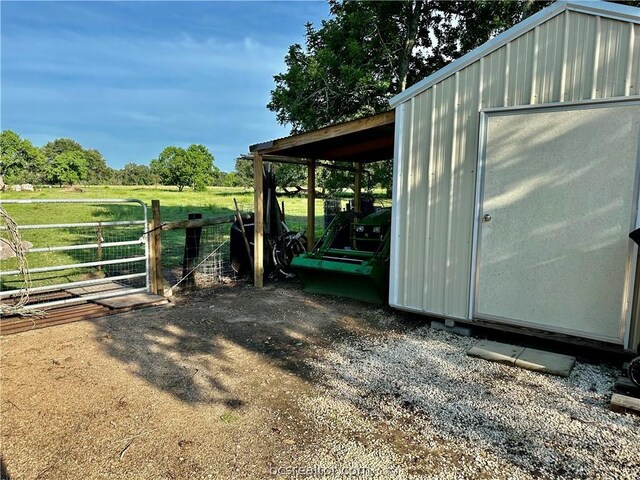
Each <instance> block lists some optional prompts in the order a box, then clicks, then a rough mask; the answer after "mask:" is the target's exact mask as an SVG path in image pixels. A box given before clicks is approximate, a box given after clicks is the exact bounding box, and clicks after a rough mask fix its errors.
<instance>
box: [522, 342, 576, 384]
mask: <svg viewBox="0 0 640 480" xmlns="http://www.w3.org/2000/svg"><path fill="white" fill-rule="evenodd" d="M575 364H576V358H575V357H570V356H569V355H562V354H560V353H553V352H545V351H543V350H536V349H535V348H525V349H524V351H523V352H522V353H521V354H520V356H519V357H518V358H517V360H516V363H515V365H516V367H521V368H526V369H527V370H533V371H534V372H544V373H550V374H552V375H559V376H561V377H568V376H569V374H570V373H571V370H572V369H573V366H574V365H575Z"/></svg>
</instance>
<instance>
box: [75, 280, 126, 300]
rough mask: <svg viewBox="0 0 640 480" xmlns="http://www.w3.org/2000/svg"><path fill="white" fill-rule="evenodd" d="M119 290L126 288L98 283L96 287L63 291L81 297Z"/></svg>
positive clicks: (108, 283) (114, 284)
mask: <svg viewBox="0 0 640 480" xmlns="http://www.w3.org/2000/svg"><path fill="white" fill-rule="evenodd" d="M119 288H126V287H124V286H123V285H121V284H120V283H117V282H105V283H99V284H97V285H87V286H86V287H75V288H68V289H66V290H63V291H64V292H69V293H70V294H72V295H76V296H79V297H81V296H82V295H90V294H94V293H101V292H110V291H112V290H117V289H119Z"/></svg>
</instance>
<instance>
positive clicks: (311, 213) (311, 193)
mask: <svg viewBox="0 0 640 480" xmlns="http://www.w3.org/2000/svg"><path fill="white" fill-rule="evenodd" d="M315 236H316V161H315V160H309V161H308V162H307V250H308V251H309V250H311V249H312V248H313V246H314V245H315V243H316V240H315Z"/></svg>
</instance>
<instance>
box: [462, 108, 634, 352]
mask: <svg viewBox="0 0 640 480" xmlns="http://www.w3.org/2000/svg"><path fill="white" fill-rule="evenodd" d="M484 125H485V129H484V132H485V135H484V139H481V142H483V144H482V145H481V156H482V157H483V158H482V161H481V168H480V170H481V173H480V175H481V177H480V182H479V185H480V190H479V208H478V219H477V222H478V231H477V249H478V250H477V253H476V259H477V261H476V276H475V292H474V298H475V301H474V317H475V318H482V319H487V320H493V321H498V322H505V323H509V324H518V325H524V326H532V327H534V328H539V329H542V330H548V331H552V332H561V333H567V334H571V335H577V336H580V337H585V338H593V339H598V340H604V341H609V342H614V343H622V340H623V336H624V329H625V323H626V321H627V318H628V315H629V310H630V278H631V277H630V274H631V273H632V270H633V269H634V268H635V266H634V265H633V263H634V262H633V261H632V260H631V259H632V258H633V259H635V252H634V248H635V247H634V245H633V243H632V242H631V241H630V240H629V238H628V233H629V232H630V231H631V230H632V229H634V228H635V226H636V224H637V218H638V217H637V203H638V202H637V200H638V191H637V190H638V185H637V184H638V175H639V173H640V172H639V171H638V133H639V129H640V104H639V102H616V103H611V102H610V103H600V104H591V105H588V106H585V105H581V106H571V107H569V106H564V107H562V108H561V109H560V108H558V109H550V108H538V109H526V110H512V111H502V112H492V113H488V114H486V117H485V123H484Z"/></svg>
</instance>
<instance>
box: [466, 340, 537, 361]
mask: <svg viewBox="0 0 640 480" xmlns="http://www.w3.org/2000/svg"><path fill="white" fill-rule="evenodd" d="M523 351H524V347H518V346H516V345H509V344H507V343H500V342H492V341H489V340H480V341H479V342H478V343H476V344H475V345H474V346H473V347H471V348H470V349H469V351H468V352H467V355H469V356H470V357H478V358H484V359H485V360H490V361H492V362H498V363H506V364H507V365H515V363H516V359H517V358H518V356H520V354H521V353H522V352H523Z"/></svg>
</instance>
